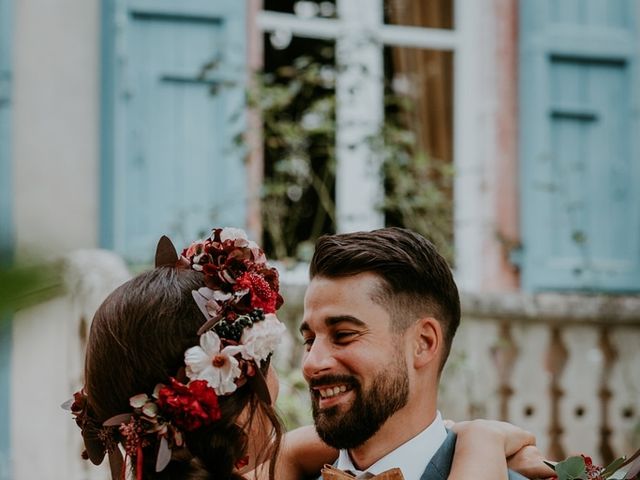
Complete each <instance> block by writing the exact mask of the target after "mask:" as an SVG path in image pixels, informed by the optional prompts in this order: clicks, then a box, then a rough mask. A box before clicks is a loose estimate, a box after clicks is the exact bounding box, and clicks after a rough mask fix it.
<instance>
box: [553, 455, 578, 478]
mask: <svg viewBox="0 0 640 480" xmlns="http://www.w3.org/2000/svg"><path fill="white" fill-rule="evenodd" d="M545 463H546V462H545ZM547 465H549V466H550V467H551V468H553V469H554V470H555V471H556V475H557V476H558V480H578V479H584V478H586V475H587V472H586V466H585V463H584V458H582V457H569V458H567V459H566V460H564V461H562V462H559V463H557V464H555V465H553V464H549V463H547Z"/></svg>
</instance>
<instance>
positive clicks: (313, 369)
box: [302, 338, 335, 380]
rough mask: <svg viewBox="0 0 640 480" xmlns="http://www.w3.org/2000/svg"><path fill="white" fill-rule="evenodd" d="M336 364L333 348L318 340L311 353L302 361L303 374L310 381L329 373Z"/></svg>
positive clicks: (306, 354) (314, 343)
mask: <svg viewBox="0 0 640 480" xmlns="http://www.w3.org/2000/svg"><path fill="white" fill-rule="evenodd" d="M334 364H335V359H334V358H333V355H332V352H331V348H330V346H329V345H327V342H326V341H325V340H322V339H318V338H316V339H315V340H314V342H313V343H312V344H311V347H310V348H309V351H308V352H306V353H305V355H304V356H303V359H302V374H303V375H304V377H305V378H306V379H307V380H308V379H310V378H313V377H315V376H318V375H321V374H324V373H327V372H328V371H329V370H331V368H332V366H333V365H334Z"/></svg>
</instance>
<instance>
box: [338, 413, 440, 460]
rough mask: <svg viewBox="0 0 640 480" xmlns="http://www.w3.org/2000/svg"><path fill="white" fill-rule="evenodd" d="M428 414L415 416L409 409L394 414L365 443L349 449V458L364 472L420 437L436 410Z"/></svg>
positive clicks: (433, 417) (434, 416)
mask: <svg viewBox="0 0 640 480" xmlns="http://www.w3.org/2000/svg"><path fill="white" fill-rule="evenodd" d="M428 412H429V413H427V414H425V410H422V411H421V412H420V414H419V415H415V413H414V412H412V411H410V410H408V409H401V410H399V411H397V412H396V413H394V414H393V415H392V416H391V417H389V418H388V419H387V421H386V422H385V423H384V424H383V425H382V427H380V430H378V431H377V432H376V433H375V434H374V435H373V436H372V437H371V438H369V439H368V440H367V441H366V442H365V443H363V444H362V445H360V446H358V447H356V448H352V449H349V456H350V457H351V461H352V462H353V464H354V466H355V467H356V468H357V469H359V470H362V471H364V470H366V469H367V468H369V467H370V466H371V465H373V464H374V463H376V462H377V461H378V460H380V459H381V458H383V457H384V456H385V455H388V454H389V453H390V452H392V451H394V450H395V449H396V448H398V447H399V446H400V445H402V444H404V443H406V442H407V441H409V440H411V439H412V438H413V437H415V436H416V435H418V434H419V433H420V432H422V431H423V430H424V429H425V428H427V427H428V426H429V425H431V423H432V422H433V421H434V419H435V418H436V410H435V408H434V409H430V410H429V411H428Z"/></svg>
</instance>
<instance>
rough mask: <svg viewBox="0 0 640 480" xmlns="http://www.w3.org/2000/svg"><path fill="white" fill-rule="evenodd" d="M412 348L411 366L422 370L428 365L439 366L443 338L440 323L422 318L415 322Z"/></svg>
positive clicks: (429, 318) (431, 318)
mask: <svg viewBox="0 0 640 480" xmlns="http://www.w3.org/2000/svg"><path fill="white" fill-rule="evenodd" d="M414 328H415V331H414V333H415V335H414V339H413V342H414V348H413V364H414V366H415V368H422V367H425V366H427V365H429V364H433V365H436V364H438V365H439V362H440V351H441V350H442V345H443V344H444V337H443V332H442V327H441V326H440V322H438V320H436V319H435V318H433V317H424V318H420V319H418V320H417V321H416V323H415V325H414Z"/></svg>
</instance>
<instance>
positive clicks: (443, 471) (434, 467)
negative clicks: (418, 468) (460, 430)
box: [420, 431, 456, 480]
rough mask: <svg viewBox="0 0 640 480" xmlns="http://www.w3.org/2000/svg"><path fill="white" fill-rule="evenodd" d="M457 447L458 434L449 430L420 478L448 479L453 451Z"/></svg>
mask: <svg viewBox="0 0 640 480" xmlns="http://www.w3.org/2000/svg"><path fill="white" fill-rule="evenodd" d="M455 449H456V434H455V433H454V432H453V431H449V433H448V434H447V438H446V439H445V441H444V443H443V444H442V446H441V447H440V448H439V449H438V451H437V452H436V453H435V455H434V456H433V458H432V459H431V461H430V462H429V465H427V468H426V469H425V471H424V472H423V473H422V476H421V477H420V480H446V479H447V477H448V476H449V472H450V471H451V463H452V461H453V453H454V451H455Z"/></svg>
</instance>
